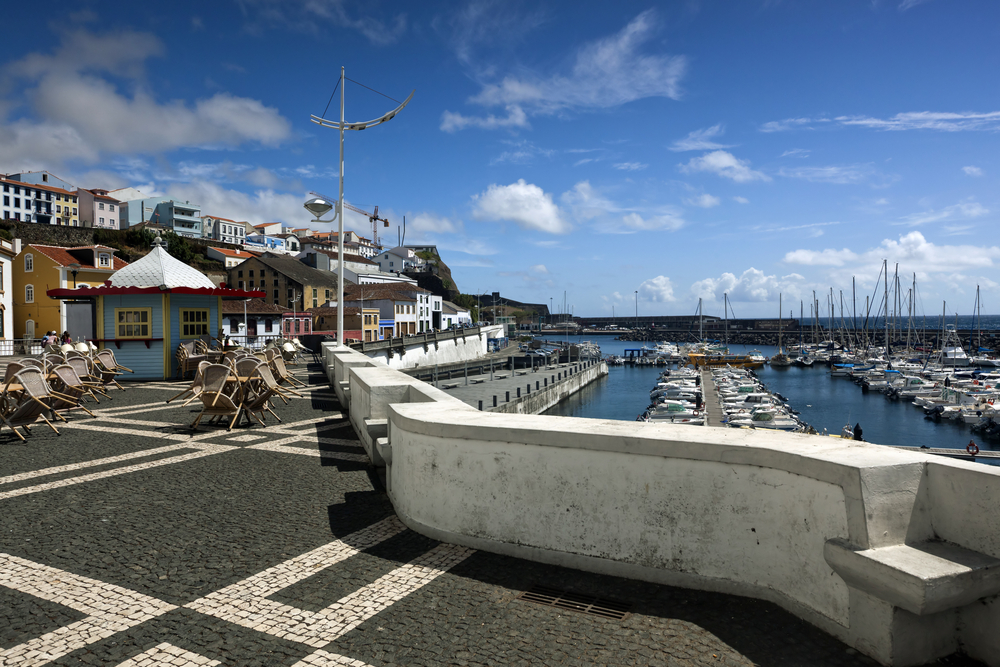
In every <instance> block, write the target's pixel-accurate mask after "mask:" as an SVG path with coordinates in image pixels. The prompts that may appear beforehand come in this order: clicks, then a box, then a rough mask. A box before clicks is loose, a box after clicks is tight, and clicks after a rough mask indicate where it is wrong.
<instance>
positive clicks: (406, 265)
mask: <svg viewBox="0 0 1000 667" xmlns="http://www.w3.org/2000/svg"><path fill="white" fill-rule="evenodd" d="M372 261H374V262H376V263H377V264H378V268H379V270H380V271H383V272H390V271H411V270H415V269H419V268H420V267H421V266H422V265H423V264H424V260H422V259H420V258H419V257H417V254H416V253H415V252H413V251H412V250H410V249H409V248H404V247H396V248H392V249H391V250H386V251H385V252H382V253H380V254H379V255H378V256H376V257H373V258H372Z"/></svg>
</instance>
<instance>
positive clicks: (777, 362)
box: [770, 294, 795, 366]
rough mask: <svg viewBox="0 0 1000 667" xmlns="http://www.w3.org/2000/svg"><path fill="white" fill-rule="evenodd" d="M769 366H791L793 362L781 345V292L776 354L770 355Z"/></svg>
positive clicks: (779, 296)
mask: <svg viewBox="0 0 1000 667" xmlns="http://www.w3.org/2000/svg"><path fill="white" fill-rule="evenodd" d="M770 363H771V366H791V365H792V364H794V363H795V362H794V361H792V359H791V358H790V357H789V356H788V355H787V354H785V350H784V348H782V347H781V294H778V354H776V355H774V356H773V357H771V362H770Z"/></svg>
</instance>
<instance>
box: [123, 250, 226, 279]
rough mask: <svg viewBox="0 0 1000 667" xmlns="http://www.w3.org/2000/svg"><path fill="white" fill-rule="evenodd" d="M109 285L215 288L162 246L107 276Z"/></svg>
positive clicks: (203, 275) (205, 277)
mask: <svg viewBox="0 0 1000 667" xmlns="http://www.w3.org/2000/svg"><path fill="white" fill-rule="evenodd" d="M111 285H112V286H113V287H160V286H166V287H168V288H172V287H210V288H211V287H215V285H213V284H212V281H211V280H209V279H208V276H206V275H205V274H204V273H202V272H200V271H198V270H197V269H194V268H192V267H190V266H188V265H187V264H185V263H184V262H182V261H180V260H178V259H174V258H173V257H171V256H170V254H169V253H167V251H166V249H165V248H164V247H163V246H160V245H156V246H154V247H153V250H152V251H151V252H150V253H149V254H148V255H146V256H145V257H143V258H142V259H140V260H139V261H137V262H133V263H131V264H129V265H128V266H126V267H125V268H123V269H120V270H118V271H116V272H115V273H114V274H112V276H111Z"/></svg>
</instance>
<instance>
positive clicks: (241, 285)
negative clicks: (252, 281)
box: [240, 280, 243, 289]
mask: <svg viewBox="0 0 1000 667" xmlns="http://www.w3.org/2000/svg"><path fill="white" fill-rule="evenodd" d="M240 289H243V281H242V280H241V281H240Z"/></svg>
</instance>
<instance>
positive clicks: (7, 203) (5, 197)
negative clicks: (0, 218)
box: [3, 195, 10, 206]
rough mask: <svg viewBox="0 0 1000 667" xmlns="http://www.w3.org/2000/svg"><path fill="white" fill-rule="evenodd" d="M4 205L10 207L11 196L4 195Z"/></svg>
mask: <svg viewBox="0 0 1000 667" xmlns="http://www.w3.org/2000/svg"><path fill="white" fill-rule="evenodd" d="M3 205H4V206H10V195H4V196H3Z"/></svg>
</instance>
